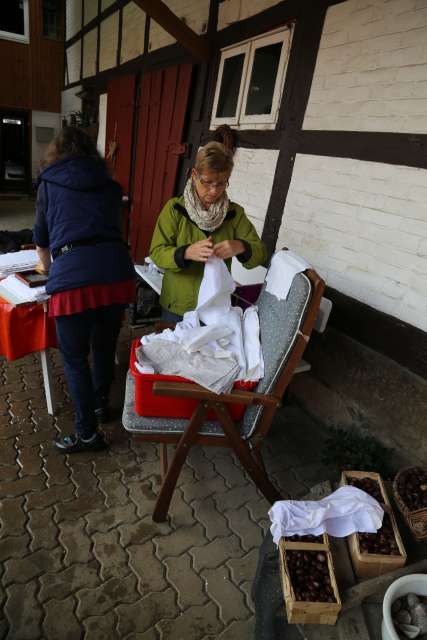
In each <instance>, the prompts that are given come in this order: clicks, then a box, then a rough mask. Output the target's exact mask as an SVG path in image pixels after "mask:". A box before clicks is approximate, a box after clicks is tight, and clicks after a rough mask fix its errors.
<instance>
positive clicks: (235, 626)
mask: <svg viewBox="0 0 427 640" xmlns="http://www.w3.org/2000/svg"><path fill="white" fill-rule="evenodd" d="M254 637H255V618H253V617H252V618H249V619H248V620H236V622H232V623H231V624H230V626H229V627H227V628H226V629H224V631H223V632H222V633H220V634H219V636H217V640H248V638H254Z"/></svg>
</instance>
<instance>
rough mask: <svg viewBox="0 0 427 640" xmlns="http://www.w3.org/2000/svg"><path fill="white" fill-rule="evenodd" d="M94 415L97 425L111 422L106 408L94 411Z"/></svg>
mask: <svg viewBox="0 0 427 640" xmlns="http://www.w3.org/2000/svg"><path fill="white" fill-rule="evenodd" d="M95 415H96V419H97V420H98V424H105V423H106V422H110V420H111V415H110V410H109V408H108V407H107V406H105V407H98V409H95Z"/></svg>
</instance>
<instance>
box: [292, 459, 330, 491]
mask: <svg viewBox="0 0 427 640" xmlns="http://www.w3.org/2000/svg"><path fill="white" fill-rule="evenodd" d="M293 471H294V474H295V477H296V479H297V480H299V481H300V482H302V483H303V484H305V485H306V486H307V487H311V486H312V485H313V484H315V483H316V482H318V481H319V478H328V477H329V475H330V469H328V467H326V466H325V465H324V464H322V463H321V462H313V463H311V464H303V465H300V466H295V467H294V469H293Z"/></svg>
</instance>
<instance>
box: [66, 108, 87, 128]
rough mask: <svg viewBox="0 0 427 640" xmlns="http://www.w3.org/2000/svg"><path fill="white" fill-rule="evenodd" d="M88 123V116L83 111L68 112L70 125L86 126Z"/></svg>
mask: <svg viewBox="0 0 427 640" xmlns="http://www.w3.org/2000/svg"><path fill="white" fill-rule="evenodd" d="M89 124H90V120H89V116H88V114H87V113H85V112H84V111H72V112H71V113H70V126H71V127H83V128H84V127H88V126H89Z"/></svg>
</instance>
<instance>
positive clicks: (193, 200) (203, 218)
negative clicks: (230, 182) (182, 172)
mask: <svg viewBox="0 0 427 640" xmlns="http://www.w3.org/2000/svg"><path fill="white" fill-rule="evenodd" d="M184 203H185V208H186V209H187V212H188V215H189V217H190V220H191V221H192V222H194V224H196V225H197V226H198V227H199V229H202V230H203V231H215V229H218V227H220V226H221V225H222V223H223V222H224V218H225V216H226V215H227V211H228V205H229V200H228V196H227V193H226V191H224V193H223V195H222V196H221V197H220V198H219V200H217V201H216V202H213V203H212V204H211V205H210V207H209V209H203V207H202V203H201V202H200V198H199V196H198V195H197V192H196V190H195V189H194V187H193V179H192V178H189V179H188V180H187V184H186V185H185V189H184Z"/></svg>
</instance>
